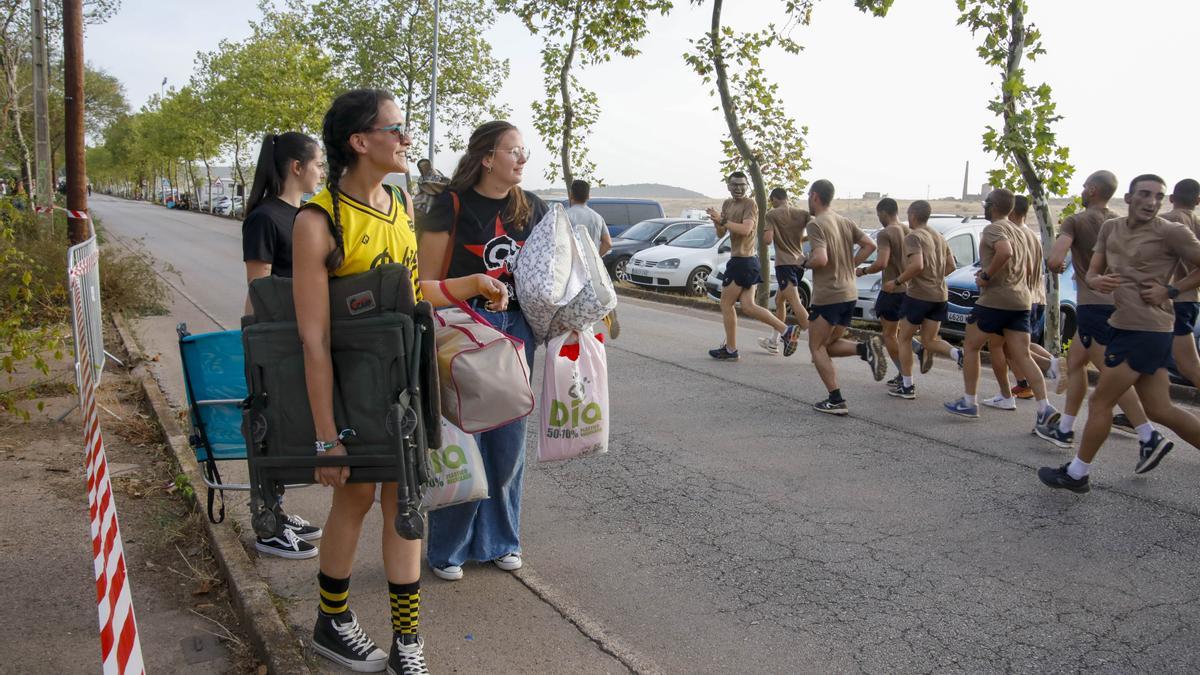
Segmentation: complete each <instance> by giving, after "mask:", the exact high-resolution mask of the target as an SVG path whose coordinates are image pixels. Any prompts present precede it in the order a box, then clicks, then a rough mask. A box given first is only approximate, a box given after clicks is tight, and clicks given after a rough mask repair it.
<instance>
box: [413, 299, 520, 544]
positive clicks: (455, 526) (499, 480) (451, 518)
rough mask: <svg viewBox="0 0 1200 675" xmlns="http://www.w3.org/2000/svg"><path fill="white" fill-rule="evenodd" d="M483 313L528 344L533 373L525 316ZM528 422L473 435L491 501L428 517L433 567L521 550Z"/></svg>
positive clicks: (450, 509) (460, 506) (510, 313)
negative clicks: (523, 484) (522, 493)
mask: <svg viewBox="0 0 1200 675" xmlns="http://www.w3.org/2000/svg"><path fill="white" fill-rule="evenodd" d="M479 313H480V314H482V315H483V317H484V318H485V319H487V320H488V321H489V322H491V324H492V325H493V326H495V327H496V328H497V329H499V330H502V331H504V332H505V333H508V334H509V335H511V336H513V337H515V338H517V339H520V340H524V341H525V356H526V358H527V359H528V361H529V366H530V368H531V369H532V367H533V354H534V351H535V349H536V344H535V343H534V338H533V331H532V330H531V329H530V328H529V324H528V323H527V322H526V321H525V315H523V314H521V313H520V312H488V311H484V310H479ZM531 372H532V371H531ZM526 419H527V418H524V417H522V418H521V419H519V420H517V421H516V422H512V423H511V424H507V425H505V426H502V427H500V428H499V429H493V430H491V431H485V432H483V433H481V434H475V442H476V443H478V444H479V453H480V454H481V455H482V456H483V468H484V471H486V472H487V480H488V495H490V497H489V498H488V499H484V500H482V501H477V502H468V503H466V504H458V505H456V506H447V507H445V508H442V509H438V510H437V511H432V512H430V514H429V543H428V547H427V551H426V555H427V557H428V560H429V565H430V566H431V567H446V566H448V565H462V564H463V563H465V562H467V561H469V560H479V561H486V560H495V559H496V558H499V557H500V556H503V555H506V554H509V553H519V552H520V551H521V486H522V481H523V479H524V477H525V420H526Z"/></svg>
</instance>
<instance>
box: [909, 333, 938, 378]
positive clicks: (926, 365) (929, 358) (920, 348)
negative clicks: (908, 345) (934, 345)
mask: <svg viewBox="0 0 1200 675" xmlns="http://www.w3.org/2000/svg"><path fill="white" fill-rule="evenodd" d="M913 354H916V355H917V357H918V358H920V359H921V374H922V375H924V374H925V373H928V372H929V371H930V370H932V369H933V351H932V350H929V349H925V345H923V344H921V342H920V340H917V339H915V338H914V339H913Z"/></svg>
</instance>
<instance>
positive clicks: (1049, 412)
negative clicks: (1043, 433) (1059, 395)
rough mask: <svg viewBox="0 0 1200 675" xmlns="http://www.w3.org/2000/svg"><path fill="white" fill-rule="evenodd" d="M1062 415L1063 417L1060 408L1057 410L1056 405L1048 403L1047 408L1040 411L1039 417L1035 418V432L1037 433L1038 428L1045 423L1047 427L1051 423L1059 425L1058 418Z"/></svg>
mask: <svg viewBox="0 0 1200 675" xmlns="http://www.w3.org/2000/svg"><path fill="white" fill-rule="evenodd" d="M1061 417H1062V413H1060V412H1058V410H1056V409H1055V408H1054V406H1052V405H1047V406H1046V410H1045V411H1044V412H1040V413H1038V414H1037V418H1035V419H1034V421H1033V433H1035V434H1036V433H1037V428H1038V427H1039V426H1042V425H1045V426H1046V427H1049V426H1050V425H1054V426H1058V420H1059V418H1061Z"/></svg>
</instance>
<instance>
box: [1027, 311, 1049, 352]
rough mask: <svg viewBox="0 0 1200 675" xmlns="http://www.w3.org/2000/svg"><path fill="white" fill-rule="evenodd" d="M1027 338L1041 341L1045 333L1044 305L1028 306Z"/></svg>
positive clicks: (1037, 341) (1039, 342)
mask: <svg viewBox="0 0 1200 675" xmlns="http://www.w3.org/2000/svg"><path fill="white" fill-rule="evenodd" d="M1029 327H1030V331H1029V339H1030V340H1031V341H1033V342H1036V343H1038V344H1041V343H1042V336H1043V335H1045V334H1046V306H1045V305H1041V304H1034V305H1033V306H1032V307H1030V308H1029Z"/></svg>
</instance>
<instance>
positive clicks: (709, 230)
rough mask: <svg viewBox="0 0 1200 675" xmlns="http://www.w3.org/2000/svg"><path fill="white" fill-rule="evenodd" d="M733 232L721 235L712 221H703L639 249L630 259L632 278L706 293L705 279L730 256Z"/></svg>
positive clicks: (665, 286) (644, 284)
mask: <svg viewBox="0 0 1200 675" xmlns="http://www.w3.org/2000/svg"><path fill="white" fill-rule="evenodd" d="M729 251H730V246H729V235H725V236H724V237H718V236H717V229H716V227H714V226H712V225H700V226H698V227H694V228H692V229H691V230H688V231H687V232H684V233H683V234H681V235H679V236H678V237H676V238H675V239H673V240H671V243H669V244H663V245H661V246H654V247H652V248H648V249H645V250H643V251H639V252H638V253H636V254H635V255H634V257H633V259H632V260H630V261H629V268H628V269H629V280H630V281H632V282H633V283H635V284H638V285H639V286H652V287H654V288H675V289H683V290H684V291H685V292H686V293H687V294H688V295H704V290H705V288H704V282H705V280H706V279H708V275H709V274H711V273H712V271H713V270H715V269H716V268H717V266H718V265H721V264H722V263H724V262H725V261H726V260H728V259H729Z"/></svg>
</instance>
